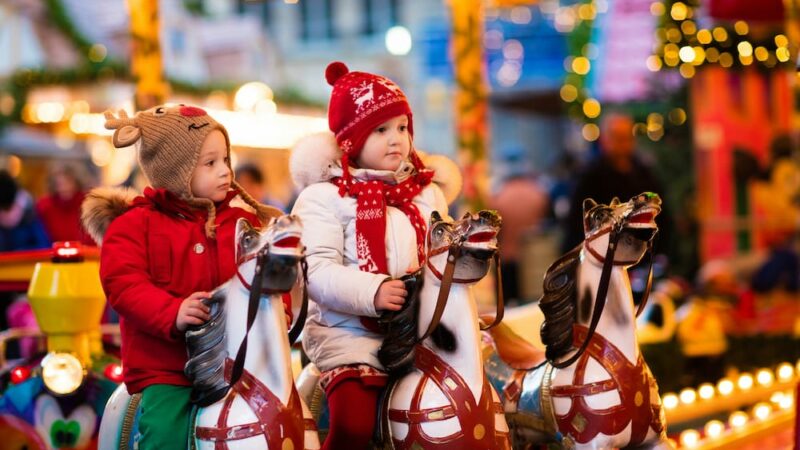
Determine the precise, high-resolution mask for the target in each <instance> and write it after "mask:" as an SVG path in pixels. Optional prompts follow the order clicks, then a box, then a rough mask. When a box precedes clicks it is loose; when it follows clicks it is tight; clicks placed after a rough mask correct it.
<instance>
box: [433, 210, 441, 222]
mask: <svg viewBox="0 0 800 450" xmlns="http://www.w3.org/2000/svg"><path fill="white" fill-rule="evenodd" d="M441 221H442V216H441V214H439V211H433V212H432V213H431V223H436V222H441Z"/></svg>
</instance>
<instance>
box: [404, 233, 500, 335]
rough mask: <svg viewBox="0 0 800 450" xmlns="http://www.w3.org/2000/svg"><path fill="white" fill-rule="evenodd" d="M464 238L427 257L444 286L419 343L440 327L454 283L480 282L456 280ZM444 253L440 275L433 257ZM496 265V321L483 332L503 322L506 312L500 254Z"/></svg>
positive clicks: (482, 328) (496, 258) (496, 254)
mask: <svg viewBox="0 0 800 450" xmlns="http://www.w3.org/2000/svg"><path fill="white" fill-rule="evenodd" d="M464 240H465V239H464V238H461V239H459V240H458V241H456V242H453V243H451V244H450V245H449V246H447V247H439V248H437V249H434V250H431V251H430V252H429V253H428V255H427V258H426V259H427V261H426V264H427V265H428V268H429V269H430V270H431V272H433V274H434V276H436V278H438V279H439V280H441V282H442V284H441V285H440V286H439V295H438V297H437V298H436V307H435V308H434V310H433V317H431V321H430V323H429V324H428V328H427V329H426V330H425V333H423V334H422V336H421V337H420V338H419V339H417V343H420V342H422V341H424V340H425V339H427V338H428V337H430V335H431V334H433V332H434V331H436V328H437V327H438V326H439V322H440V321H441V319H442V315H443V314H444V309H445V307H446V306H447V299H448V298H449V297H450V288H451V287H452V285H453V283H475V282H477V281H479V280H480V279H481V278H483V277H480V278H474V279H466V278H455V277H454V275H455V270H456V262H457V261H458V259H459V258H461V256H462V248H461V246H462V245H463V244H464ZM428 244H429V245H430V236H429V237H428ZM444 252H447V265H445V267H444V273H440V272H439V271H438V270H437V269H436V267H434V266H433V264H432V263H431V257H432V256H437V255H440V254H442V253H444ZM492 258H493V259H494V265H495V272H496V277H497V283H496V287H495V289H496V292H497V309H496V314H495V317H494V321H493V322H492V323H491V324H489V325H486V326H483V325H482V326H481V330H488V329H490V328H492V327H494V326H496V325H497V324H499V323H500V322H501V321H502V320H503V314H504V312H505V308H504V302H503V287H502V278H501V275H500V253H499V252H497V251H496V252H495V253H494V256H493V257H492Z"/></svg>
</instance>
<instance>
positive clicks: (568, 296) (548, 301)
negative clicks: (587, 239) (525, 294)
mask: <svg viewBox="0 0 800 450" xmlns="http://www.w3.org/2000/svg"><path fill="white" fill-rule="evenodd" d="M582 245H583V244H580V245H578V246H576V247H575V248H573V249H572V250H570V251H569V252H567V253H566V254H564V255H563V256H562V257H561V258H559V259H558V260H556V262H554V263H553V264H551V265H550V267H549V268H548V269H547V272H546V273H545V275H544V286H543V287H544V294H543V295H542V297H541V299H539V307H540V308H541V309H542V312H543V313H544V323H542V327H541V329H540V334H541V337H542V343H544V345H545V347H546V350H545V355H546V356H547V359H548V360H550V361H555V360H557V359H558V358H560V357H562V356H564V355H565V354H567V353H568V352H569V351H570V349H571V348H572V326H573V325H574V324H575V320H576V306H577V303H578V301H577V288H576V281H577V276H576V274H577V268H578V265H579V264H580V261H581V260H580V253H581V248H582Z"/></svg>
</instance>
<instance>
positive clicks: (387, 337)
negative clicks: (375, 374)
mask: <svg viewBox="0 0 800 450" xmlns="http://www.w3.org/2000/svg"><path fill="white" fill-rule="evenodd" d="M423 278H424V277H423V276H422V269H420V270H418V271H417V272H415V273H413V274H411V275H406V276H405V277H403V278H401V279H402V280H403V282H404V283H405V285H406V291H408V296H407V297H406V301H405V303H403V307H402V308H400V310H399V311H384V312H383V313H382V314H381V317H380V318H379V319H378V325H379V326H380V328H381V331H382V332H383V333H384V337H383V343H382V344H381V348H380V349H378V361H380V362H381V364H383V367H385V368H386V370H387V371H388V372H389V373H390V374H391V375H393V376H395V375H396V376H400V375H403V374H405V373H407V372H408V371H410V370H411V369H412V367H413V366H414V355H415V352H414V348H415V347H416V345H417V329H418V328H419V323H418V320H419V294H420V292H421V291H422V281H423Z"/></svg>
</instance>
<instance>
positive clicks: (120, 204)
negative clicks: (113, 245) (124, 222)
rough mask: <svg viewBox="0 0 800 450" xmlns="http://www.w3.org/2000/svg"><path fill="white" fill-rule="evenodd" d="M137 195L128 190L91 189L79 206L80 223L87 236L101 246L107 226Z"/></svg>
mask: <svg viewBox="0 0 800 450" xmlns="http://www.w3.org/2000/svg"><path fill="white" fill-rule="evenodd" d="M136 196H137V193H136V191H134V190H133V189H130V188H108V187H100V188H96V189H92V190H91V191H90V192H89V193H88V194H87V195H86V198H85V199H84V200H83V204H81V222H82V223H83V227H84V228H85V229H86V231H87V232H88V233H89V236H91V237H92V239H94V241H95V242H97V245H102V242H103V236H104V235H105V234H106V230H107V229H108V226H109V225H111V222H112V221H114V219H116V218H117V217H119V216H121V215H122V214H124V213H125V211H127V210H128V209H130V208H131V206H132V205H133V200H134V199H135V198H136Z"/></svg>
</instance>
